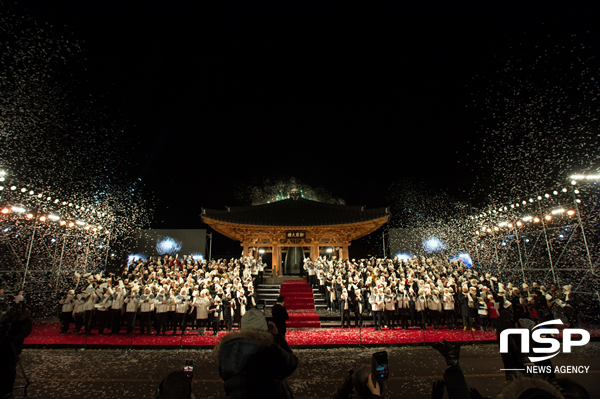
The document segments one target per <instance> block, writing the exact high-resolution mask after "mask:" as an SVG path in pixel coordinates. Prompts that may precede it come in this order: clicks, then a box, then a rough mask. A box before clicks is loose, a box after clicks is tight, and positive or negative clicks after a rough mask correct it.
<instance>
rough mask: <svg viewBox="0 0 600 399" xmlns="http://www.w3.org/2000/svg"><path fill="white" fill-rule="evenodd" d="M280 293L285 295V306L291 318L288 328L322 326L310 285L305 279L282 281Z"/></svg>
mask: <svg viewBox="0 0 600 399" xmlns="http://www.w3.org/2000/svg"><path fill="white" fill-rule="evenodd" d="M279 295H283V296H284V297H285V308H286V309H287V312H288V315H289V316H290V319H289V320H288V321H287V323H286V325H287V328H320V327H321V322H319V315H318V314H317V312H316V311H315V300H314V297H313V291H312V288H311V287H310V285H309V284H308V283H307V282H306V281H304V280H286V281H284V282H282V283H281V287H280V289H279Z"/></svg>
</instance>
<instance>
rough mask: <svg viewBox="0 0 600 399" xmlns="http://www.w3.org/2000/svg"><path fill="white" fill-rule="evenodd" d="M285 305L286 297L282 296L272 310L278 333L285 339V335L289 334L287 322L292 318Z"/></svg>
mask: <svg viewBox="0 0 600 399" xmlns="http://www.w3.org/2000/svg"><path fill="white" fill-rule="evenodd" d="M284 304H285V297H284V296H281V295H280V296H279V297H277V303H276V304H275V305H273V307H272V308H271V314H272V315H273V322H274V323H275V325H276V326H277V331H279V334H280V335H281V336H283V337H285V333H286V332H287V327H286V325H285V321H286V320H289V318H290V316H289V315H288V312H287V309H286V308H285V306H284Z"/></svg>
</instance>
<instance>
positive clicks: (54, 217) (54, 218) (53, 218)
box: [48, 215, 60, 221]
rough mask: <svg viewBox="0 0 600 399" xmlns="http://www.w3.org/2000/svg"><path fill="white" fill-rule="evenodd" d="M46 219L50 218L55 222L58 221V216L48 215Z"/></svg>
mask: <svg viewBox="0 0 600 399" xmlns="http://www.w3.org/2000/svg"><path fill="white" fill-rule="evenodd" d="M48 218H50V219H51V220H54V221H57V220H58V219H60V216H57V215H49V216H48Z"/></svg>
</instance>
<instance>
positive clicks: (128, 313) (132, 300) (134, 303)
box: [123, 288, 140, 334]
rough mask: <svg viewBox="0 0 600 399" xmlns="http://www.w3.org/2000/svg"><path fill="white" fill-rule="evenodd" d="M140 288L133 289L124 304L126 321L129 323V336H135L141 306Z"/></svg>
mask: <svg viewBox="0 0 600 399" xmlns="http://www.w3.org/2000/svg"><path fill="white" fill-rule="evenodd" d="M138 292H139V288H133V289H132V290H131V292H130V293H129V295H127V296H126V297H125V299H124V300H123V302H124V303H125V304H126V305H125V320H126V322H127V334H133V326H134V325H135V319H136V317H137V311H138V309H139V306H140V296H139V295H138Z"/></svg>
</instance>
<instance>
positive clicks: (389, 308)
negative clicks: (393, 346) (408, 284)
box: [383, 288, 396, 330]
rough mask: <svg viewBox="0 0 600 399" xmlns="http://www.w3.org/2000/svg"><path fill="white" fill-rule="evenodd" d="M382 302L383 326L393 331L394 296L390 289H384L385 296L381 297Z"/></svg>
mask: <svg viewBox="0 0 600 399" xmlns="http://www.w3.org/2000/svg"><path fill="white" fill-rule="evenodd" d="M383 302H384V304H385V310H384V319H385V325H386V326H387V327H388V328H389V329H390V330H393V329H394V319H395V315H396V295H395V294H394V293H392V289H391V288H386V290H385V295H384V296H383Z"/></svg>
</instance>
